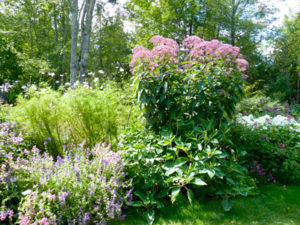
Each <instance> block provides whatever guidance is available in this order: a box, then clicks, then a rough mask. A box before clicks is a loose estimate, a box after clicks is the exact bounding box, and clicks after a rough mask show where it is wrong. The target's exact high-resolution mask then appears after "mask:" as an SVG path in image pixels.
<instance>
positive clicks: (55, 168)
mask: <svg viewBox="0 0 300 225" xmlns="http://www.w3.org/2000/svg"><path fill="white" fill-rule="evenodd" d="M83 145H84V143H83V144H82V146H81V147H78V148H77V149H72V151H70V152H69V153H68V154H66V155H65V158H61V157H59V156H58V158H57V161H55V160H54V159H53V157H52V156H49V155H48V154H47V153H45V154H40V152H39V150H38V149H37V148H35V147H34V148H33V149H32V150H31V151H28V150H24V151H22V152H21V154H19V156H18V158H14V157H13V155H12V154H9V155H8V156H6V157H5V163H4V164H2V166H1V169H0V180H1V182H0V203H1V205H0V206H1V208H0V209H1V210H0V215H1V221H5V220H7V221H8V219H7V217H9V218H10V220H11V219H12V217H11V216H12V215H13V214H14V213H15V217H14V220H16V221H17V223H18V224H32V223H33V224H98V223H99V224H106V222H109V221H117V220H118V219H120V218H122V217H123V215H122V206H123V204H124V203H125V201H127V200H128V199H130V192H129V193H128V194H126V192H125V189H126V188H127V187H128V185H129V184H130V181H129V180H125V173H124V169H123V163H122V161H121V158H120V155H119V154H118V153H115V152H113V151H111V149H110V146H106V145H97V146H95V148H93V149H91V150H89V149H84V147H83ZM9 213H10V214H9Z"/></svg>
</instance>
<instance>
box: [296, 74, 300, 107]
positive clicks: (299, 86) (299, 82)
mask: <svg viewBox="0 0 300 225" xmlns="http://www.w3.org/2000/svg"><path fill="white" fill-rule="evenodd" d="M299 89H300V69H298V76H297V96H296V102H297V104H299Z"/></svg>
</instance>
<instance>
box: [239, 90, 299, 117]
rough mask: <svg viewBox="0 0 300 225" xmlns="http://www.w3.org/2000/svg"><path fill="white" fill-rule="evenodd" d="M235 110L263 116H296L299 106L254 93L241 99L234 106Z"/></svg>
mask: <svg viewBox="0 0 300 225" xmlns="http://www.w3.org/2000/svg"><path fill="white" fill-rule="evenodd" d="M236 112H237V113H241V114H244V115H250V114H253V115H255V116H263V115H265V114H268V115H270V116H276V115H283V116H290V117H295V118H298V115H299V108H298V107H297V105H289V104H288V103H287V102H285V103H280V102H279V101H276V100H272V99H271V98H270V97H266V96H264V95H255V96H252V97H247V98H244V99H242V100H241V101H240V102H239V103H238V104H237V106H236Z"/></svg>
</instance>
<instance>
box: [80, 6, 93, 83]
mask: <svg viewBox="0 0 300 225" xmlns="http://www.w3.org/2000/svg"><path fill="white" fill-rule="evenodd" d="M95 3H96V1H95V0H87V1H86V5H85V9H84V12H83V16H82V24H81V26H82V29H81V51H80V63H79V64H80V77H79V81H80V82H82V81H83V75H84V74H86V71H87V62H88V55H89V46H90V38H91V28H92V20H93V12H94V7H95Z"/></svg>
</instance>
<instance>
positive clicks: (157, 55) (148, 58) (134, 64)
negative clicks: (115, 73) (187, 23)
mask: <svg viewBox="0 0 300 225" xmlns="http://www.w3.org/2000/svg"><path fill="white" fill-rule="evenodd" d="M150 42H151V43H152V44H153V46H154V47H153V49H152V50H149V49H146V48H144V47H142V46H136V47H135V48H134V50H133V57H132V60H131V63H130V66H131V71H132V73H133V75H134V76H135V81H136V87H137V88H136V90H137V98H138V100H139V102H140V106H141V108H143V109H144V110H145V113H144V116H145V117H146V119H147V121H148V124H149V125H150V126H152V128H155V129H156V130H159V129H160V128H162V127H163V126H168V127H169V128H170V129H172V131H173V132H175V133H177V131H178V130H179V129H180V123H182V122H184V121H192V122H193V123H194V125H195V126H197V125H199V124H201V121H202V120H214V121H215V124H216V126H217V125H218V124H220V123H221V122H222V121H223V120H224V118H226V119H228V118H230V117H231V116H232V115H233V113H234V108H235V105H236V103H237V102H238V101H239V99H240V98H241V96H242V95H243V88H242V84H243V80H245V79H247V77H248V76H247V75H246V74H245V71H246V70H247V68H248V62H247V61H246V60H245V59H244V58H243V55H242V54H241V53H240V49H239V48H238V47H234V46H231V45H228V44H222V43H221V42H219V41H217V40H212V41H204V40H202V39H200V38H199V37H196V36H191V37H188V38H187V39H185V40H184V41H183V43H182V48H180V46H179V45H178V44H177V43H176V41H174V40H172V39H168V38H164V37H162V36H154V37H152V38H151V40H150Z"/></svg>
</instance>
